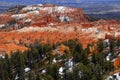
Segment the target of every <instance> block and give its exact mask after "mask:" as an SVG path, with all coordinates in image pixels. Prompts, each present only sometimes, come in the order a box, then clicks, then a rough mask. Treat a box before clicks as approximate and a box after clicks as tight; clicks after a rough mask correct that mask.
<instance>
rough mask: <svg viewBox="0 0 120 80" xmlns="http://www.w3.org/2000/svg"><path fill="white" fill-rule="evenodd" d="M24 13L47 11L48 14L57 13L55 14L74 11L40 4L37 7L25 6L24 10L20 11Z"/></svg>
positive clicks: (63, 7) (68, 8)
mask: <svg viewBox="0 0 120 80" xmlns="http://www.w3.org/2000/svg"><path fill="white" fill-rule="evenodd" d="M22 10H23V11H25V12H28V11H34V10H38V11H40V10H46V11H48V13H52V12H57V13H64V12H69V11H74V9H73V8H70V7H65V6H44V5H42V4H40V5H38V6H27V7H25V8H23V9H22Z"/></svg>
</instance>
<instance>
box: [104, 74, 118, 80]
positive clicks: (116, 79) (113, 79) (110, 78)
mask: <svg viewBox="0 0 120 80" xmlns="http://www.w3.org/2000/svg"><path fill="white" fill-rule="evenodd" d="M113 76H115V77H113ZM105 80H120V73H115V74H113V75H110V76H108V77H107V78H106V79H105Z"/></svg>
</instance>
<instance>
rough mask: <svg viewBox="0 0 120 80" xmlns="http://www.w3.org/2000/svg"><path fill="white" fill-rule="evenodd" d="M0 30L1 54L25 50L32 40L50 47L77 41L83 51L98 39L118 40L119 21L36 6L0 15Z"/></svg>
mask: <svg viewBox="0 0 120 80" xmlns="http://www.w3.org/2000/svg"><path fill="white" fill-rule="evenodd" d="M0 31H1V32H0V36H1V38H0V50H1V52H6V53H10V52H11V51H16V50H22V51H24V50H27V49H28V48H27V47H25V45H29V44H32V43H34V42H35V41H36V40H37V41H39V42H41V43H45V44H46V43H50V44H54V43H57V42H63V41H67V40H69V39H78V41H79V42H81V43H82V44H83V47H84V48H85V47H86V46H87V44H89V43H92V42H97V40H98V39H99V38H101V39H111V38H112V37H116V38H117V37H119V36H120V32H119V31H120V21H117V20H98V21H94V18H91V17H89V16H87V15H85V14H84V13H83V11H82V9H81V8H71V7H65V6H56V5H50V4H47V5H44V4H38V5H32V6H31V5H30V6H26V7H23V8H19V7H18V6H17V7H15V9H14V8H13V9H12V10H9V12H5V13H4V14H0ZM6 47H7V48H6Z"/></svg>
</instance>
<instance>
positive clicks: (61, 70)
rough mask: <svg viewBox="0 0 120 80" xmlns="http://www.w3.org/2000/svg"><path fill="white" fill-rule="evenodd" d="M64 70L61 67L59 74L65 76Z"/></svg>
mask: <svg viewBox="0 0 120 80" xmlns="http://www.w3.org/2000/svg"><path fill="white" fill-rule="evenodd" d="M63 70H64V68H63V67H60V68H59V74H60V75H63Z"/></svg>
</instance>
